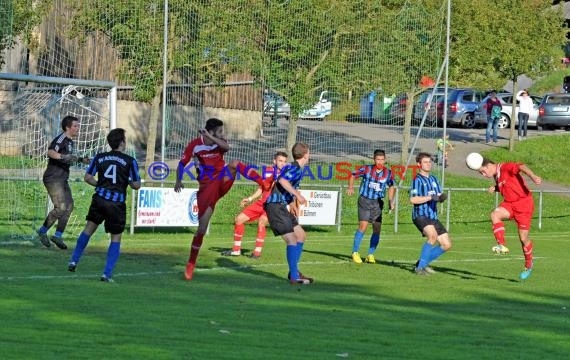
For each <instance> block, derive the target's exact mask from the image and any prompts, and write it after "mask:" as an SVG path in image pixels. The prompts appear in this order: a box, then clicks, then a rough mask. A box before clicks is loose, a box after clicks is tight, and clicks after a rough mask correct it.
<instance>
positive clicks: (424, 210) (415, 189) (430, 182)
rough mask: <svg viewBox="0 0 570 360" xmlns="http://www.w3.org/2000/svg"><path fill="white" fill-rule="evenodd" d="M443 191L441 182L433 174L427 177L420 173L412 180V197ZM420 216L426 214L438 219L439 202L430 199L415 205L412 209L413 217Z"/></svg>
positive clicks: (428, 216)
mask: <svg viewBox="0 0 570 360" xmlns="http://www.w3.org/2000/svg"><path fill="white" fill-rule="evenodd" d="M441 193H442V189H441V185H440V184H439V181H438V180H437V178H436V177H435V176H433V175H429V176H427V177H426V176H423V175H421V174H418V175H417V176H416V178H415V179H414V180H413V181H412V186H411V187H410V197H414V196H432V195H436V194H441ZM420 216H425V217H427V218H428V219H434V220H437V202H436V201H433V200H430V201H428V202H425V203H423V204H416V205H414V208H413V209H412V219H416V218H418V217H420Z"/></svg>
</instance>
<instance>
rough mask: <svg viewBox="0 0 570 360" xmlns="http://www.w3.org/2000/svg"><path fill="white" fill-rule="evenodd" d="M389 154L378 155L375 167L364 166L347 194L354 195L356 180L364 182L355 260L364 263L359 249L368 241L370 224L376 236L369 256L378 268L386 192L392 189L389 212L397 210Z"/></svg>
mask: <svg viewBox="0 0 570 360" xmlns="http://www.w3.org/2000/svg"><path fill="white" fill-rule="evenodd" d="M385 164H386V153H385V152H384V150H375V151H374V164H372V165H364V166H362V167H360V168H359V169H358V170H357V171H356V172H354V173H353V174H352V176H351V177H350V179H348V189H347V191H346V192H347V194H348V195H349V196H350V195H352V194H354V180H355V179H356V178H361V179H362V180H361V182H360V190H359V198H358V229H357V230H356V233H355V234H354V241H353V244H352V260H353V261H354V262H355V263H357V264H361V263H362V258H361V257H360V253H359V252H358V249H359V248H360V243H361V242H362V238H363V237H364V233H365V232H366V229H367V228H368V224H369V223H372V235H371V236H370V247H369V248H368V255H367V256H366V259H365V260H364V261H366V262H367V263H370V264H374V263H376V259H375V258H374V252H375V251H376V248H377V247H378V244H379V243H380V230H381V228H382V211H383V209H384V200H383V199H384V197H385V195H386V189H388V200H389V202H390V204H389V209H390V210H392V209H393V208H394V193H395V188H394V179H393V176H392V171H390V170H388V169H387V168H386V167H385Z"/></svg>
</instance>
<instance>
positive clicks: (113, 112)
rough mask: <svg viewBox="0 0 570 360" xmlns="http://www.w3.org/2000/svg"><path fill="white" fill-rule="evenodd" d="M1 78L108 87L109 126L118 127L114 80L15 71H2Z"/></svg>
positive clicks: (88, 86) (39, 82) (87, 86)
mask: <svg viewBox="0 0 570 360" xmlns="http://www.w3.org/2000/svg"><path fill="white" fill-rule="evenodd" d="M0 80H8V81H10V80H11V81H20V82H25V83H27V82H31V83H38V84H53V85H67V86H69V85H71V86H79V87H86V88H100V89H108V91H109V126H110V128H111V129H114V128H116V127H117V84H115V82H113V81H101V80H88V79H69V78H59V77H51V76H38V75H25V74H13V73H0Z"/></svg>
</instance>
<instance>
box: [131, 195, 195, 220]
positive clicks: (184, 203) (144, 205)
mask: <svg viewBox="0 0 570 360" xmlns="http://www.w3.org/2000/svg"><path fill="white" fill-rule="evenodd" d="M197 192H198V189H182V190H181V191H180V192H179V193H177V192H175V191H174V189H172V188H153V187H141V188H140V189H139V191H138V197H137V210H136V211H137V221H136V226H198V201H197V198H196V193H197Z"/></svg>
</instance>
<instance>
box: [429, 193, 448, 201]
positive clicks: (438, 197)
mask: <svg viewBox="0 0 570 360" xmlns="http://www.w3.org/2000/svg"><path fill="white" fill-rule="evenodd" d="M431 199H432V200H433V201H437V202H444V201H445V200H446V199H447V195H445V194H443V193H442V194H439V195H437V194H434V195H432V196H431Z"/></svg>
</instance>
